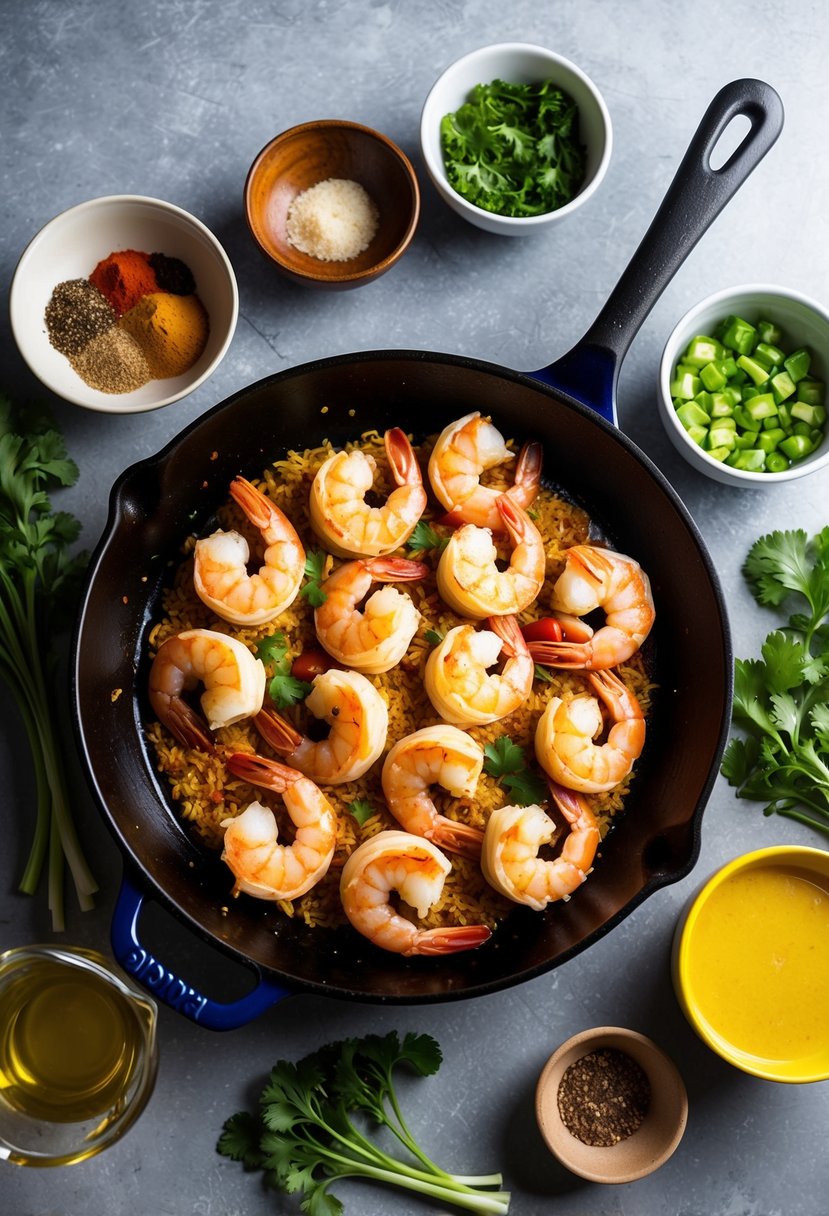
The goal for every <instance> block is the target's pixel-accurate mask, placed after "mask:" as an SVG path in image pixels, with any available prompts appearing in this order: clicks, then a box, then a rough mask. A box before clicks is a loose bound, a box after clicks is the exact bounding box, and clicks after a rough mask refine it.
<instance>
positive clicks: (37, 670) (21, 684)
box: [0, 395, 98, 929]
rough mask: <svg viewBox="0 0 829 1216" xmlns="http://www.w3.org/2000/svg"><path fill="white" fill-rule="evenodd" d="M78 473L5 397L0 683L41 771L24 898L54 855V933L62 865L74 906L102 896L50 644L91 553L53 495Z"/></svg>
mask: <svg viewBox="0 0 829 1216" xmlns="http://www.w3.org/2000/svg"><path fill="white" fill-rule="evenodd" d="M77 477H78V468H77V465H76V464H75V463H74V461H72V460H70V459H69V458H68V457H67V455H66V448H65V445H64V441H63V437H62V436H61V434H60V432H59V431H58V430H57V429H56V428H55V427H54V425H53V424H52V423H51V422H50V421H49V420H48V419H46V418H45V417H43V416H37V415H34V414H30V413H29V414H27V413H26V412H25V411H16V410H15V409H14V408H13V407H12V404H11V402H10V401H9V400H8V398H6V397H4V396H2V395H0V675H1V676H2V677H3V679H4V681H5V682H6V684H7V685H8V687H9V689H10V690H11V693H12V695H13V696H14V698H15V700H16V702H17V705H18V707H19V709H20V714H21V716H22V718H23V722H24V725H25V727H26V733H27V735H28V738H29V745H30V747H31V752H32V760H33V763H34V768H35V780H36V790H37V811H36V817H35V828H34V837H33V840H32V846H31V851H30V853H29V858H28V861H27V863H26V866H25V868H24V871H23V875H22V878H21V880H20V890H21V891H24V892H25V893H26V894H28V895H32V894H34V892H35V891H36V890H37V887H38V885H39V883H40V878H41V875H42V872H43V866H44V863H45V861H46V857H47V854H48V857H49V882H48V887H49V891H48V901H49V907H50V909H51V912H52V926H53V928H54V929H63V928H64V924H65V921H64V907H63V893H64V892H63V886H64V861H65V862H66V863H68V865H69V869H70V871H71V874H72V878H73V881H74V884H75V890H76V893H77V897H78V902H79V904H80V906H81V908H83V909H85V910H86V909H89V908H91V907H92V902H93V901H92V895H93V894H94V892H95V891H96V890H97V889H98V888H97V883H96V882H95V879H94V878H93V876H92V874H91V872H90V870H89V867H88V866H87V863H86V860H85V859H84V856H83V852H82V849H81V846H80V843H79V840H78V836H77V833H76V830H75V826H74V823H73V820H72V811H71V804H70V799H69V794H68V791H67V787H66V778H65V774H64V761H63V756H62V754H61V745H60V738H61V728H60V726H59V724H58V721H57V712H56V710H57V706H58V704H59V690H58V689H56V688H55V687H53V686H52V676H53V675H54V665H55V662H56V657H57V656H56V652H55V648H54V639H55V636H56V634H57V633H58V632H59V631H60V627H61V624H62V623H63V624H65V623H66V622H67V620H68V619H69V618H70V614H72V613H73V612H74V610H75V608H76V606H77V593H78V591H79V588H80V580H81V575H82V572H83V570H84V569H85V567H86V563H87V557H86V555H85V554H77V555H76V556H74V557H72V556H70V555H69V553H68V547H69V546H70V545H71V544H72V543H73V542H74V541H75V540H77V538H78V535H79V533H80V524H79V523H78V521H77V520H76V519H75V518H74V517H73V516H71V515H69V514H67V513H66V512H65V511H52V507H51V503H50V500H49V493H48V492H49V490H51V489H52V488H55V487H63V486H71V485H73V484H74V483H75V481H76V480H77Z"/></svg>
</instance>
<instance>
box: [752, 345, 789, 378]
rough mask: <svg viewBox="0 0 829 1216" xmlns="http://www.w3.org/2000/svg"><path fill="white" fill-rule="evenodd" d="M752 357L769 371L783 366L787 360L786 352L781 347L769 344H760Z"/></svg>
mask: <svg viewBox="0 0 829 1216" xmlns="http://www.w3.org/2000/svg"><path fill="white" fill-rule="evenodd" d="M751 357H752V358H753V359H754V360H755V361H756V362H757V363H761V364H762V365H763V367H764V368H765V369H766V371H768V370H769V369H770V368H772V367H775V366H777V365H779V364H782V362H783V360H784V359H785V358H786V352H785V351H783V350H781V349H780V347H779V346H772V345H771V344H770V343H769V342H758V343H757V345H756V346H755V348H754V350H753V352H752V356H751Z"/></svg>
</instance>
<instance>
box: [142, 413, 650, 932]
mask: <svg viewBox="0 0 829 1216" xmlns="http://www.w3.org/2000/svg"><path fill="white" fill-rule="evenodd" d="M430 446H431V445H430V444H429V443H425V444H423V445H421V446H420V447H418V448H416V449H415V453H416V455H417V457H418V460H419V463H420V466H421V468H422V469H424V470H425V468H426V465H427V463H428V454H429V450H430ZM354 447H360V448H362V449H363V450H364V451H366V452H370V453H371V454H372V455H373V456H374V457H375V459H376V461H377V475H376V480H375V487H374V488H375V490H376V491H377V492H378V493H379V494H381V495H385V494H388V493H389V492H390V491H391V490H392V489H393V488H394V483H393V482H392V480H391V477H390V475H389V471H388V464H387V461H386V458H385V449H384V442H383V436H382V435H380V434H378V433H377V432H375V431H371V432H368V433H366V434H364V435H363V436H361V438H360V439H359V440H358V441H355V442H354V443H353V444H350V445H348V450H351V449H352V448H354ZM333 451H334V448H333V447H332V446H331V445H330V444H328V443H326V444H324V445H323V446H321V447H319V448H315V449H313V450H310V451H303V452H297V451H290V452H288V453H287V455H286V456H285V458H284V459H282V460H277V461H275V462H274V464H273V466H272V467H271V468H268V469H266V470H265V472H264V474H263V476H262V478H261V479H260V480H259V481H258V483H257V484H258V485H259V487H260V488H261V489H263V490H264V491H265V492H266V493H267V494H268V495H269V497H270V498H271V499H272V500H273V501H274V502H275V503H276V504H277V505H278V506H279V507H280V508H281V509H282V510H283V511H284V512H285V514H286V515H287V516H288V517H289V519H291V521H292V523H293V524H294V527H295V528H296V529H297V531H298V533H299V535H300V537H301V538H302V541H303V543H304V544H305V546H306V549H307V550H312V549H319V548H321V545H320V542H319V540H318V539H317V538H316V537H315V536H314V533H313V532H312V529H311V526H310V520H309V511H308V500H309V490H310V486H311V482H312V481H313V478H314V474H315V473H316V471H317V469H318V468H319V467H320V465H321V464H322V462H323V461H324V460H326V459H327V458H328V457H329V456H330V455H331V454H332V452H333ZM499 473H500V476H501V477H503V476H504V475H505V474H504V472H503V471H501V470H497V469H496V470H493V472H492V474H491V475H490V476H489V478H488V480H489V481H490V483H491V484H499V481H498V478H499ZM500 484H503V485H505V486H506V484H507V482H505V481H502V482H501V483H500ZM532 510H533V515H534V517H535V522H536V526H537V527H538V528H539V530H540V532H541V534H542V536H544V537H545V544H546V552H547V578H546V581H545V585H544V589H543V590H542V593H541V595H540V596H539V598H538V600H537V601H536V602H535V604H533V605H532V606H531V608H529V609H528V610H527V611H526V612H525V613H524V614H523V615H522V617H521V618H520V619H521V620H522V621H529V620H534V619H535V618H536V617H539V616H543V615H546V614H548V613H549V594H550V588H551V587H552V584H553V582H554V581H555V579H556V577H557V576H558V574H559V573H560V571H561V569H562V567H563V561H564V554H565V551H566V550H567V549H568V548H570V546H571V545H575V544H583V543H585V542H586V541H587V540H588V539H589V524H590V521H589V519H588V516H587V515H586V514H585V512H584V511H582V510H581V509H580V508H578V507H576V506H574V505H573V504H571V503H569V502H566V501H565V500H564V499H562V498H559V497H557V496H555V495H554V494H553V493H552V492H551V491H549V490H546V489H542V491H541V492H540V493H539V495H538V498H537V499H536V500H535V502H534V503H533V507H532ZM440 513H441V512H440V508H439V507H437V505H436V504H434V502H433V501H431V500H430V506H429V508H428V509H427V513H426V516H425V518H427V519H432V520H434V519H436V518H439V516H440ZM220 522H221V525H222V526H223V527H234V528H236V529H237V530H238V531H240V532H242V533H243V534H244V535H245V536H246V537H247V539H248V541H249V543H250V546H251V554H252V560H253V561H254V562H255V561H256V560H257V559H258V558H259V556H260V555H261V552H262V543H261V538H260V537H259V535H258V533H257V532H256V531H255V529H252V528H251V526H250V524H249V523H248V522H247V520H246V519H245V518H244V516H243V515H242V513H241V511H240V510H239V509H238V508H237V507H236V506H235V504H234V503H233V502H232V501H231V500H228V505H227V506H226V507H225V508H223V510H222V512H220ZM195 540H196V537H195V536H191V537H189V538H187V540H186V542H185V543H184V545H183V552H184V554H185V556H184V558H183V560H182V562H181V564H180V566H179V568H178V569H177V571H176V574H175V578H174V581H173V584H172V586H170V587H169V588H168V589H167V590H166V591H165V593H164V596H163V601H162V609H163V616H162V617H161V618H160V619H159V620H158V621H157V622H156V623H155V625H154V626H153V628H152V630H151V633H150V639H149V640H150V650H151V654H153V655H154V654H155V652H156V650H157V649H158V647H159V646H160V645H161V643H162V642H163V641H164V640H165V639H166V638H168V637H170V636H171V635H173V634H176V633H178V632H180V631H181V630H182V629H189V628H210V629H214V630H217V631H220V632H224V633H227V634H230V635H232V636H234V637H236V638H239V639H240V640H241V641H242V642H244V643H245V644H246V645H247V646H249V647H250V649H251V650H254V649H255V646H256V643H257V642H259V641H260V640H261V639H262V638H265V637H268V636H269V635H271V634H273V633H275V632H277V631H281V632H282V633H284V634H285V637H286V639H287V642H288V644H289V651H290V654H291V655H292V656H297V655H299V654H300V653H301V652H302V651H303V650H305V649H308V648H311V647H314V648H318V646H319V643H318V641H317V639H316V634H315V633H314V626H313V609H312V608H311V607H310V606H309V605H308V602H307V600H306V599H305V598H303V597H302V596H299V597H297V599H296V600H295V601H294V603H293V604H292V605H291V607H290V608H289V609H288V610H287V611H286V612H284V613H283V614H282V615H281V616H280V617H279V619H278V621H275V622H274V621H272V622H269V623H268V624H266V625H261V626H257V627H255V628H250V629H244V628H242V629H240V628H238V627H236V626H232V625H229V624H227V623H226V622H224V621H221V620H219V619H218V618H217V617H216V616H215V615H214V614H213V613H212V612H211V611H210V609H209V608H207V607H206V606H205V605H204V604H203V603H202V602H201V600H200V599H199V598H198V596H197V595H196V593H195V591H194V589H193V560H192V550H193V546H194V544H195ZM400 552H401V554H403V553H404V551H403V550H401V551H400ZM405 556H408V557H414V558H417V559H419V560H425V561H427V562H429V563H430V564H432V565H433V567H434V565H436V562H435V560H434V559H433V557H432V555H430V554H428V553H427V554H422V553H412V552H411V551H410V550H406V551H405ZM406 590H407V591H408V593H409V594H410V595H411V596H412V597H413V599H414V601H415V604H416V606H417V607H418V609H419V610H420V612H421V613H422V618H423V619H422V621H421V623H420V627H419V630H418V632H417V634H416V635H415V637H414V638H413V639H412V642H411V645H410V646H409V650H408V652H407V654H406V655H405V657H404V658H403V660H402V662H401V663H400V664H399V665H398V666H397V667H396V668H393V669H392V670H391V671H389V672H386V673H384V674H382V675H375V676H369V677H368V678H369V679H370V680H371V681H372V683H373V684H374V686H375V687H376V688H377V689H378V691H379V692H380V695H381V696H382V697H383V699H384V700H385V702H386V703H387V705H388V708H389V730H388V738H387V742H386V748H385V751H384V755H383V757H381V759H380V760H378V761H377V762H376V763H375V764H374V765H373V766H372V768H371V770H370V771H369V772H368V773H367V774H366V775H365V776H364V777H363V778H361V779H360V780H359V781H353V782H350V783H348V784H345V785H337V786H326V787H324V788H325V794H326V797H327V798H328V800H329V801H330V803H331V805H332V806H333V807H334V809H335V811H336V812H337V819H338V839H337V850H336V853H335V857H334V861H333V863H332V865H331V868H330V870H329V872H328V874H327V876H326V877H325V878H324V879H323V880H322V881H321V882H320V883H318V884H317V886H316V887H314V888H313V889H312V890H311V891H309V892H308V893H307V894H306V895H304V896H302V897H301V898H299V899H297V900H294V901H293V902H292V903H291V902H287V901H283V902H280V904H279V907H281V908H282V910H283V911H284V912H285V914H286V915H289V916H301V917H302V918H303V919H304V920H305V921H306V922H307V923H308V924H309V925H327V926H334V925H339V924H342V923H344V922H345V917H344V914H343V912H342V909H341V906H340V900H339V877H340V871H341V869H342V866H343V865H344V863H345V860H346V858H347V857H348V855H349V853H350V852H351V851H352V850H353V849H354V848H355V847H356V846H357V845H358V844H360V843H361V842H362V841H363V840H365V839H367V838H368V837H370V836H372V835H374V834H375V833H377V832H379V831H382V830H383V829H386V828H398V827H399V824H398V823H397V822H396V821H395V820H394V819H393V818H392V816H391V815H390V813H389V812H388V810H387V809H386V806H385V803H384V799H383V795H382V788H381V783H380V773H381V770H382V766H383V758H384V757H385V754H386V752H388V751H389V750H390V749H391V747H392V746H393V744H395V743H396V742H397V741H398V740H399V739H402V738H404V737H405V736H406V735H408V734H411V732H412V731H415V730H418V729H420V727H423V726H429V725H432V724H434V723H436V722H439V721H440V720H441V719H440V717H439V715H437V714H436V713H435V710H434V709H433V707H432V704H431V702H430V701H429V698H428V696H427V694H426V691H425V688H424V685H423V672H424V668H425V664H426V659H427V657H428V654H429V651H430V649H431V646H430V643H429V642H428V641H427V639H426V636H425V635H426V633H427V631H429V630H434V631H437V632H438V633H440V634H445V633H446V632H447V631H448V630H449V629H451V628H452V627H453V626H455V625H457V624H460V623H462V618H461V617H459V616H457V615H455V614H454V613H453V612H452V611H450V610H449V609H448V608H447V607H446V606H445V605H444V604H443V603H442V601H441V600H440V598H439V596H438V594H437V588H436V583H435V579H434V576H431V577H429V578H428V579H426V580H424V581H423V582H422V583H407V584H406ZM619 674H620V676H621V677H622V679H623V680H624V681H625V683H626V684H627V686H628V687H629V688H630V689H631V690H632V691H633V692H634V693H635V694H636V696H637V697H638V698H639V701H640V703H641V705H642V708H643V711H644V712H645V714H646V716H647V713H648V710H649V707H650V699H651V698H650V694H651V690H652V688H653V685H652V684H651V681H650V678H649V675H648V672H647V670H646V666H645V664H644V661H643V659H642V656H641V654H637V655H636V656H634V658H633V659H632V660H631V661H630V662H628V663H626V664H624V665H623V666H622V667H621V668H619ZM551 676H552V680H551V682H550V683H542V682H540V681H536V682H535V683H534V685H533V691H532V694H531V695H530V697H529V698H528V699H527V701H525V702H524V704H523V705H522V706H521V707H520V708H519V709H518V710H516V711H515V712H514V713H513V714H511V715H510V716H509V717H507V718H503V719H502V720H501V721H499V722H494V723H492V724H491V725H488V726H482V727H471V728H468V732H467V733H469V734H470V735H472V736H473V738H475V739H477V740H478V741H479V742H480V743H481V745H484V744H486V743H491V742H494V741H495V740H496V739H498V738H500V736H502V735H508V736H509V738H510V739H512V740H514V741H515V742H516V743H518V744H519V745H520V746H522V747H523V748H524V749H525V754H526V756H527V758H528V761H529V763H530V765H531V766H532V767H534V768H535V767H536V765H535V759H534V751H533V737H534V733H535V727H536V723H537V722H538V719H539V717H540V715H541V713H542V712H543V710H544V707H545V705H546V703H547V700H548V698H549V697H550V696H556V695H557V696H562V697H565V698H567V697H568V696H572V695H574V694H575V693H577V692H581V691H583V690H584V688H585V680H584V677H583V676H582V675H581V674H579V673H569V672H565V671H552V672H551ZM281 712H283V713H284V716H285V717H286V718H289V719H290V720H291V721H292V722H293V723H294V725H295V726H297V728H298V729H300V730H303V729H304V728H305V726H306V725H307V723H308V720H309V717H310V715H308V713H307V711H306V710H305V709H304V707H303V706H302V705H298V706H294V707H292V708H291V709H288V710H285V711H281ZM147 734H148V737H149V739H150V741H151V743H152V745H153V748H154V750H155V754H156V758H157V764H158V769H159V771H160V772H161V773H162V774H164V776H165V777H166V779H167V781H168V782H169V787H170V791H171V795H172V798H173V799H174V801H175V804H176V806H177V808H178V810H179V812H180V814H181V816H182V818H183V820H184V821H185V822H186V823H187V824H188V825H189V827H190V829H191V830H192V832H193V833H194V834H195V836H196V837H197V838H198V839H199V841H200V842H202V843H203V844H204V845H205V846H206V847H208V848H211V849H217V850H218V849H220V848H221V843H222V837H223V828H222V826H221V824H222V821H223V820H224V819H227V818H229V817H231V816H235V815H237V814H239V813H240V812H241V811H242V810H244V808H245V807H246V806H247V805H248V803H249V802H251V801H253V799H254V798H256V799H258V800H259V801H260V802H262V803H263V804H265V805H268V806H270V807H271V808H272V809H273V810H274V812H275V813H276V814H277V818H278V822H279V834H280V839H281V840H290V839H291V838H292V833H291V825H290V822H289V820H288V817H287V815H286V814H285V813H284V812H283V810H282V806H281V801H280V799H279V798H278V796H276V795H272V794H270V793H268V792H267V791H265V790H261V789H258V788H254V787H253V786H251V785H249V784H248V783H247V782H245V781H241V780H239V779H238V778H236V777H234V776H233V775H232V774H231V773H229V772H228V771H227V768H226V766H225V762H224V757H225V755H227V754H230V753H231V752H234V751H249V752H253V751H258V752H260V753H262V754H263V755H270V754H272V753H271V752H270V750H269V748H268V746H267V745H266V744H265V743H264V742H263V741H262V739H261V738H260V736H259V734H258V732H257V731H256V729H255V727H253V726H252V725H250V724H247V723H245V722H239V723H237V724H236V725H234V726H230V727H227V728H224V729H222V730H219V731H217V732H215V738H216V745H217V746H216V750H215V752H214V753H213V754H208V753H206V752H202V751H199V750H197V749H195V748H184V747H182V746H180V745H179V744H178V743H177V742H175V741H174V740H173V739H172V737H171V736H170V735H169V734H168V732H167V731H166V730H165V729H164V728H163V727H162V726H161V725H160V724H159V723H158V722H152V723H151V724H149V726H148V730H147ZM537 771H538V772H539V773H540V770H537ZM633 776H635V770H634V774H632V776H631V777H629V778H627V779H626V780H625V781H624V782H622V783H621V784H620V785H619V786H617V787H616V788H615V789H614V790H612V791H611V792H610V793H607V794H598V795H590V796H588V801H589V802H590V803H591V805H592V807H593V810H594V812H595V814H596V816H597V819H598V821H599V824H600V828H601V831H602V835H604V834H605V833H606V832H607V829H608V827H609V826H610V822H611V819H612V817H613V815H614V814H616V812H617V811H619V810H620V809H621V807H622V805H623V802H624V798H625V794H626V792H627V790H628V788H629V785H630V781H631V779H632V777H633ZM434 795H435V802H436V804H437V805H438V809H439V810H440V811H441V813H442V814H445V815H448V816H449V817H450V818H457V819H460V820H462V821H464V822H467V823H470V824H472V825H474V826H478V827H484V826H485V824H486V821H487V819H488V817H489V815H490V813H491V812H492V811H493V810H495V809H496V808H498V807H500V806H503V805H506V804H507V803H509V802H510V801H511V799H510V796H509V793H508V791H506V790H505V789H504V788H503V787H502V786H501V785H500V784H499V783H498V781H496V780H495V779H494V778H493V777H490V776H489V775H488V774H487V773H486V772H484V773H482V775H481V778H480V780H479V783H478V788H477V792H476V794H475V797H474V800H473V801H472V803H471V805H467V804H466V802H465V801H464V800H462V799H452V798H451V797H450V796H449V795H448V794H446V793H445V792H443V791H441V790H438V789H437V788H435V790H434ZM357 800H360V801H368V802H370V803H371V804H372V806H374V807H375V808H376V814H374V815H373V816H371V818H369V819H368V821H367V822H366V823H364V824H363V825H362V826H360V825H359V824H358V822H357V820H356V819H355V818H354V816H353V815H352V814H351V813H350V812H349V810H348V807H349V805H350V804H351V803H353V802H355V801H357ZM451 861H452V871H451V873H450V874H449V876H448V878H447V880H446V884H445V887H444V890H443V894H442V896H441V899H440V901H439V903H438V904H437V905H436V906H435V907H434V908H433V909H432V910H431V911H430V913H429V916H428V918H427V919H426V921H425V922H424V923H425V924H426V925H428V926H438V925H447V924H461V925H463V924H479V923H484V924H488V925H490V926H491V927H492V926H494V925H495V924H496V923H497V921H498V920H499V919H502V918H503V917H504V916H505V914H506V913H507V912H508V911H509V909H510V908H511V907H512V906H513V905H512V904H510V903H509V902H508V901H507V900H506V899H504V898H503V897H502V896H501V895H499V894H498V893H497V892H495V891H494V890H493V889H492V888H491V887H490V886H489V885H488V884H487V882H486V881H485V879H484V878H483V876H482V874H481V871H480V867H479V865H478V864H477V863H476V862H473V861H471V860H469V859H466V858H463V857H459V856H457V855H452V856H451ZM597 864H601V862H600V859H597ZM228 886H229V887H230V875H228ZM243 898H246V897H243Z"/></svg>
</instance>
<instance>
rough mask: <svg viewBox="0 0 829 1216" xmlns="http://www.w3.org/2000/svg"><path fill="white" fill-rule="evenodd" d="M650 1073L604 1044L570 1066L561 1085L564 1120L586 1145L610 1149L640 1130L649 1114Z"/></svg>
mask: <svg viewBox="0 0 829 1216" xmlns="http://www.w3.org/2000/svg"><path fill="white" fill-rule="evenodd" d="M650 1099H651V1087H650V1082H649V1081H648V1077H647V1074H646V1073H645V1071H644V1069H642V1068H641V1067H640V1065H639V1064H637V1062H636V1061H635V1060H634V1059H632V1058H631V1057H630V1056H629V1055H628V1054H627V1053H626V1052H624V1051H619V1050H618V1049H617V1048H614V1047H599V1048H596V1050H595V1051H591V1052H589V1053H588V1054H587V1055H584V1056H582V1057H581V1059H579V1060H576V1061H574V1063H572V1064H571V1065H570V1066H569V1067H568V1068H566V1069H565V1071H564V1074H563V1076H562V1078H561V1082H560V1084H559V1087H558V1110H559V1114H560V1115H561V1121H562V1123H563V1124H564V1126H565V1127H566V1128H567V1130H568V1131H569V1132H570V1133H571V1135H573V1136H575V1137H576V1139H577V1140H581V1142H582V1144H588V1145H591V1146H592V1147H594V1148H598V1147H602V1148H608V1147H610V1146H611V1145H613V1144H618V1143H619V1141H620V1140H626V1139H627V1137H628V1136H632V1135H633V1133H634V1132H635V1131H637V1130H638V1129H639V1128H640V1127H641V1125H642V1122H643V1120H644V1118H645V1115H646V1114H647V1113H648V1108H649V1106H650Z"/></svg>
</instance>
